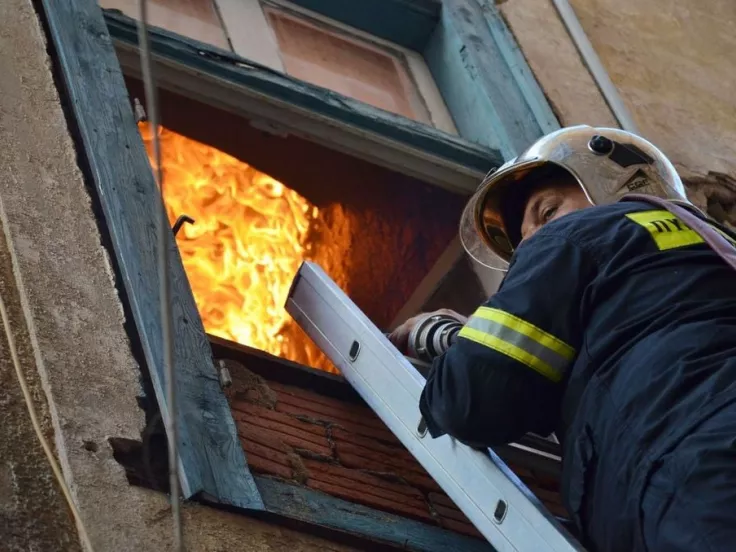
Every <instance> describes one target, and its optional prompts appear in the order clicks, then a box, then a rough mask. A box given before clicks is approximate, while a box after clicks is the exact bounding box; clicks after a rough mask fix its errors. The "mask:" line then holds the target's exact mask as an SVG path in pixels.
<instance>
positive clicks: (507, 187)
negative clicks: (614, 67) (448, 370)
mask: <svg viewBox="0 0 736 552" xmlns="http://www.w3.org/2000/svg"><path fill="white" fill-rule="evenodd" d="M559 169H564V170H565V171H567V172H568V173H569V174H570V175H572V177H573V178H574V179H575V180H576V181H577V183H578V184H579V185H580V187H581V188H582V189H583V191H584V192H585V194H586V195H587V196H588V199H589V200H590V202H591V203H592V204H593V205H605V204H607V203H615V202H616V201H618V200H619V199H620V198H621V197H623V196H624V195H626V194H628V193H633V192H636V193H640V194H647V195H652V196H657V197H661V198H665V199H671V200H679V201H683V202H686V203H689V202H688V199H687V196H686V195H685V188H684V186H683V184H682V181H681V180H680V176H679V175H678V174H677V171H676V170H675V167H674V166H673V165H672V163H671V162H670V161H669V159H667V157H666V156H665V155H664V154H663V153H662V152H661V151H660V150H659V149H658V148H657V147H655V146H654V145H653V144H651V143H650V142H648V141H647V140H644V139H643V138H641V137H639V136H636V135H635V134H632V133H630V132H626V131H623V130H618V129H614V128H594V127H590V126H584V125H581V126H574V127H568V128H563V129H560V130H557V131H555V132H553V133H551V134H548V135H546V136H544V137H542V138H540V139H539V140H538V141H537V142H535V143H534V144H533V145H532V146H531V147H530V148H529V149H527V150H526V151H525V152H523V153H522V154H521V155H519V156H518V157H516V158H515V159H512V160H510V161H508V162H507V163H505V164H504V165H503V166H501V167H500V168H499V169H498V170H496V171H492V172H490V173H489V174H488V175H487V176H486V177H485V179H484V180H483V182H482V183H481V185H480V187H479V188H478V190H477V191H476V193H475V194H474V195H473V197H472V198H471V199H470V201H469V202H468V204H467V205H466V206H465V211H464V212H463V216H462V220H461V222H460V239H461V241H462V243H463V247H464V248H465V250H466V251H467V252H468V254H469V255H470V256H471V257H473V258H474V259H475V260H476V261H478V262H479V263H481V264H483V265H485V266H487V267H489V268H494V269H497V270H506V269H507V268H508V263H509V260H510V259H511V256H512V255H513V253H514V248H515V247H516V246H517V245H518V244H519V241H520V239H521V238H520V226H521V220H518V221H514V222H513V223H512V227H511V228H507V224H509V221H508V220H507V221H506V222H504V216H503V213H502V207H503V206H504V201H505V200H506V198H507V197H508V195H509V192H510V191H511V190H514V191H515V192H518V191H519V189H522V188H524V187H525V186H524V184H525V183H529V182H531V181H538V180H539V179H540V178H544V175H545V174H546V173H549V172H550V171H554V170H559ZM517 225H518V226H519V228H517Z"/></svg>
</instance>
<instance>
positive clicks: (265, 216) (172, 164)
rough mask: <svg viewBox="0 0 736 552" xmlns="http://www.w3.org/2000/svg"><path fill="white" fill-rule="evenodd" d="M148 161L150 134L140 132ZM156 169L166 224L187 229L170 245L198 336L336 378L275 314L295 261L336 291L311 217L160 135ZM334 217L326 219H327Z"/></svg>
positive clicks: (335, 248)
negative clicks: (200, 330)
mask: <svg viewBox="0 0 736 552" xmlns="http://www.w3.org/2000/svg"><path fill="white" fill-rule="evenodd" d="M140 128H141V133H142V136H143V140H144V143H145V144H146V149H147V151H148V154H149V158H150V156H151V155H152V150H151V148H152V145H151V144H152V143H151V132H150V127H149V126H148V125H147V124H146V123H143V124H141V125H140ZM160 132H161V162H162V167H163V171H164V196H165V200H166V208H167V212H168V216H169V220H170V221H171V223H172V224H173V223H174V221H175V220H176V218H177V217H178V216H179V215H181V214H187V215H189V216H190V217H192V218H193V219H194V220H195V223H194V224H190V225H185V226H183V227H182V228H181V230H180V231H179V232H178V234H177V245H178V247H179V251H180V253H181V257H182V261H183V263H184V269H185V270H186V273H187V277H188V278H189V283H190V285H191V288H192V293H193V294H194V299H195V301H196V303H197V308H198V309H199V312H200V315H201V317H202V322H203V323H204V327H205V330H206V331H207V333H209V334H211V335H215V336H218V337H222V338H224V339H229V340H231V341H235V342H237V343H242V344H243V345H248V346H251V347H255V348H258V349H261V350H263V351H266V352H268V353H271V354H273V355H276V356H280V357H282V358H286V359H289V360H292V361H294V362H300V363H302V364H306V365H308V366H312V367H314V368H320V369H323V370H327V371H330V372H336V371H337V370H336V368H335V367H334V366H333V365H332V363H330V362H329V360H327V358H326V357H325V356H324V354H323V353H322V352H321V351H320V350H319V349H318V348H317V347H316V345H314V343H312V341H311V340H309V338H308V337H306V336H305V335H304V334H303V333H302V331H301V329H300V328H299V327H298V326H297V325H296V324H295V323H294V321H293V320H292V319H291V317H290V316H289V315H288V313H287V312H286V310H285V309H284V302H285V301H286V296H287V293H288V291H289V286H290V285H291V281H292V279H293V277H294V275H295V274H296V272H297V270H298V268H299V265H300V264H301V262H302V261H303V260H307V259H309V260H315V261H317V262H319V263H320V264H322V265H324V266H328V267H331V268H332V270H331V272H332V275H333V278H335V279H336V281H338V282H341V280H342V278H341V274H340V273H339V267H340V263H337V262H330V259H334V258H335V257H337V256H339V251H340V250H341V249H343V247H341V246H340V244H339V243H338V242H336V241H333V240H325V241H321V242H320V243H319V244H318V245H319V247H315V245H316V244H315V235H316V230H317V229H318V228H319V225H320V210H319V209H318V208H317V207H315V206H314V205H311V204H310V203H309V202H308V201H307V200H306V199H305V198H304V197H302V196H301V195H299V194H298V193H296V192H295V191H293V190H291V189H289V188H287V187H286V186H284V185H283V184H282V183H281V182H279V181H277V180H275V179H273V178H271V177H270V176H268V175H267V174H265V173H263V172H260V171H258V170H257V169H255V168H253V167H251V166H249V165H248V164H246V163H244V162H242V161H240V160H238V159H236V158H234V157H232V156H230V155H227V154H226V153H223V152H221V151H219V150H217V149H215V148H213V147H211V146H208V145H205V144H202V143H200V142H197V141H195V140H193V139H191V138H187V137H185V136H182V135H180V134H177V133H175V132H173V131H171V130H168V129H165V128H162V129H161V131H160ZM336 216H337V217H339V216H340V210H339V209H334V210H332V211H331V212H330V217H331V218H332V219H333V220H334V218H335V217H336Z"/></svg>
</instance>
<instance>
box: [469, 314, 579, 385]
mask: <svg viewBox="0 0 736 552" xmlns="http://www.w3.org/2000/svg"><path fill="white" fill-rule="evenodd" d="M458 336H459V337H464V338H466V339H469V340H471V341H474V342H476V343H479V344H481V345H485V346H486V347H488V348H490V349H493V350H494V351H497V352H499V353H502V354H504V355H506V356H508V357H511V358H513V359H514V360H517V361H519V362H521V363H522V364H525V365H526V366H528V367H529V368H531V369H533V370H535V371H537V372H539V373H540V374H541V375H543V376H544V377H546V378H548V379H550V380H552V381H554V382H558V381H560V380H561V379H562V378H563V377H564V375H565V372H566V371H567V367H568V366H569V365H570V362H571V361H572V360H573V359H574V358H575V354H576V352H575V349H573V348H572V347H570V345H568V344H567V343H565V342H564V341H562V340H560V339H558V338H557V337H555V336H554V335H552V334H550V333H547V332H545V331H544V330H542V329H541V328H538V327H537V326H535V325H534V324H530V323H529V322H527V321H526V320H522V319H521V318H519V317H518V316H514V315H513V314H510V313H508V312H506V311H502V310H500V309H494V308H490V307H480V308H479V309H478V310H476V311H475V313H473V316H471V317H470V319H469V320H468V322H467V323H466V324H465V326H464V327H463V329H462V330H460V333H459V334H458Z"/></svg>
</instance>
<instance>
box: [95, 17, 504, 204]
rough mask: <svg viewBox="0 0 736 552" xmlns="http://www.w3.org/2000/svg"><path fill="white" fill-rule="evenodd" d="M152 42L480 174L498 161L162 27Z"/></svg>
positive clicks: (121, 27)
mask: <svg viewBox="0 0 736 552" xmlns="http://www.w3.org/2000/svg"><path fill="white" fill-rule="evenodd" d="M105 19H106V21H107V25H108V29H109V31H110V34H111V36H112V37H113V38H114V39H115V40H116V41H119V42H122V43H125V44H129V45H132V46H137V44H138V37H137V33H136V25H135V21H133V20H132V19H130V18H129V17H126V16H124V15H120V14H117V13H112V12H106V13H105ZM151 46H152V48H153V51H154V53H155V56H156V57H157V58H160V59H164V60H167V61H169V62H173V63H175V64H177V65H179V66H181V67H182V68H184V69H186V70H188V71H197V72H199V73H203V74H206V75H208V76H211V77H214V78H217V79H219V80H220V81H222V82H223V84H235V85H238V86H241V87H244V88H247V89H250V90H251V91H253V92H254V93H257V94H260V95H263V96H265V97H268V98H272V99H275V100H280V101H283V102H286V103H288V104H290V105H292V106H295V107H298V108H301V109H304V110H308V111H311V112H314V113H317V114H319V115H321V116H323V117H326V118H330V119H333V120H335V121H339V122H341V123H345V124H348V125H351V126H353V127H357V128H360V129H361V131H364V132H369V133H375V134H378V135H381V136H382V137H385V138H387V139H389V140H391V141H392V142H394V143H395V144H396V147H398V148H401V147H409V148H412V149H421V150H422V151H423V152H426V153H427V154H430V155H433V156H437V157H439V158H443V159H447V160H449V161H451V162H453V163H457V164H460V165H463V166H465V167H468V168H470V169H473V170H476V171H483V172H487V171H488V170H490V169H491V168H494V167H497V166H498V165H499V164H500V163H501V162H502V157H501V154H500V152H499V151H497V150H494V149H490V148H488V147H485V146H482V145H478V144H473V143H471V142H469V141H467V140H464V139H463V138H460V137H458V136H453V135H451V134H448V133H445V132H442V131H440V130H437V129H435V128H432V127H430V126H427V125H424V124H422V123H418V122H415V121H412V120H411V119H407V118H405V117H401V116H399V115H395V114H393V113H389V112H387V111H383V110H381V109H377V108H374V107H372V106H369V105H367V104H364V103H363V102H360V101H358V100H354V99H352V98H348V97H346V96H343V95H341V94H338V93H337V92H333V91H331V90H327V89H324V88H320V87H318V86H313V85H310V84H308V83H306V82H303V81H300V80H299V79H295V78H293V77H290V76H288V75H284V74H282V73H279V72H277V71H273V70H272V69H269V68H268V67H264V66H261V65H258V64H256V63H253V62H250V61H248V60H245V59H243V58H241V57H239V56H237V55H235V54H233V53H232V52H227V51H224V50H218V49H217V48H214V47H212V46H210V45H207V44H202V43H200V42H196V41H194V40H192V39H188V38H186V37H182V36H179V35H176V34H174V33H170V32H168V31H165V30H163V29H152V32H151ZM469 191H470V192H472V191H473V190H472V189H471V190H469Z"/></svg>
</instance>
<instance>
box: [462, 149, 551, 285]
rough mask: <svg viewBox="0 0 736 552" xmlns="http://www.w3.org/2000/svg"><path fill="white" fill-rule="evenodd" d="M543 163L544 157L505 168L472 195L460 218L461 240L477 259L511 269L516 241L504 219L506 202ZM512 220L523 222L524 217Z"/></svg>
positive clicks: (484, 263) (488, 265)
mask: <svg viewBox="0 0 736 552" xmlns="http://www.w3.org/2000/svg"><path fill="white" fill-rule="evenodd" d="M541 165H544V162H543V161H537V160H534V161H529V162H526V163H521V164H518V165H511V166H509V167H508V168H507V169H505V170H504V169H503V168H502V169H500V170H499V171H498V172H497V173H496V174H494V175H492V176H491V177H490V178H489V179H488V180H486V182H484V183H483V184H482V185H481V187H480V188H479V189H478V191H477V192H476V193H475V194H474V195H473V197H471V198H470V200H469V201H468V203H467V205H466V206H465V210H464V211H463V216H462V219H461V220H460V241H461V242H462V244H463V247H464V248H465V251H467V253H468V255H470V256H471V257H472V258H473V259H475V261H476V262H478V263H480V264H482V265H483V266H486V267H488V268H491V269H493V270H504V271H505V270H508V266H509V260H510V259H511V256H512V255H513V253H514V245H513V243H512V239H511V237H510V235H509V232H508V231H507V228H506V222H508V221H504V209H503V207H504V202H505V201H506V199H507V196H509V192H510V191H511V190H512V189H514V188H516V189H515V190H513V191H514V192H517V191H518V189H519V187H520V186H522V185H523V182H522V181H523V180H524V179H526V178H527V177H528V176H529V174H530V173H531V172H532V171H534V170H535V169H536V168H537V167H540V166H541ZM511 195H518V194H511ZM513 222H514V223H518V224H521V220H516V221H513ZM517 233H518V232H517ZM512 234H513V233H512ZM513 241H518V240H513Z"/></svg>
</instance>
